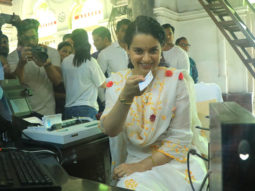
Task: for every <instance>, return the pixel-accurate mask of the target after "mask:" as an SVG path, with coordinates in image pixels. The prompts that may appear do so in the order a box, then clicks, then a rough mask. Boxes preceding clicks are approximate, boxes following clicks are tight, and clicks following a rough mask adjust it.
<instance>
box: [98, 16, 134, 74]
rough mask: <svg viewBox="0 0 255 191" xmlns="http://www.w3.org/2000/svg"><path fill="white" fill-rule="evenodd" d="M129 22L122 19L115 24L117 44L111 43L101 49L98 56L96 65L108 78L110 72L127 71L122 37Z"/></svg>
mask: <svg viewBox="0 0 255 191" xmlns="http://www.w3.org/2000/svg"><path fill="white" fill-rule="evenodd" d="M129 24H130V20H128V19H122V20H121V21H119V22H118V23H117V26H116V35H117V39H118V42H115V43H112V44H111V45H110V46H108V47H106V48H105V49H103V50H102V51H101V52H100V53H99V55H98V59H97V61H98V63H99V65H100V67H101V69H102V71H103V73H105V72H107V74H108V76H110V75H111V73H112V72H118V71H121V70H125V69H127V66H128V55H127V53H126V51H125V42H124V36H125V33H126V30H127V27H128V25H129Z"/></svg>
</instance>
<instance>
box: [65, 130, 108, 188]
mask: <svg viewBox="0 0 255 191" xmlns="http://www.w3.org/2000/svg"><path fill="white" fill-rule="evenodd" d="M61 150H62V151H63V165H62V166H63V167H64V168H65V170H66V171H67V172H68V173H69V174H70V175H72V176H75V177H79V178H86V179H90V180H94V181H99V182H103V183H106V184H109V183H110V176H111V173H110V171H111V163H110V149H109V139H108V137H107V136H106V135H104V134H99V135H95V136H92V137H89V138H86V139H84V140H81V141H78V142H74V143H72V144H69V145H65V146H64V147H61Z"/></svg>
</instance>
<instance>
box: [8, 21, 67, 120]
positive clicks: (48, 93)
mask: <svg viewBox="0 0 255 191" xmlns="http://www.w3.org/2000/svg"><path fill="white" fill-rule="evenodd" d="M39 24H40V23H39V22H38V21H37V20H35V19H25V20H23V21H21V22H20V23H19V24H18V25H17V29H18V41H19V47H18V48H17V49H16V50H15V51H13V52H12V53H10V54H9V55H8V58H7V60H8V64H9V65H10V70H11V71H10V72H13V73H14V74H15V75H16V76H17V77H18V78H19V80H20V82H21V83H22V84H24V85H26V86H27V87H28V88H30V89H31V90H32V94H33V95H32V96H29V97H28V102H29V104H30V106H31V108H32V110H33V111H35V112H37V113H40V114H42V115H50V114H54V113H55V99H54V92H53V85H54V86H57V85H58V84H60V83H61V81H62V77H61V72H60V56H59V53H58V51H57V50H56V49H53V48H51V47H46V46H43V45H39V44H38V27H39ZM38 50H40V51H38ZM42 52H43V55H45V54H46V55H47V56H48V59H46V58H45V59H42Z"/></svg>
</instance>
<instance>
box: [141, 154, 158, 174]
mask: <svg viewBox="0 0 255 191" xmlns="http://www.w3.org/2000/svg"><path fill="white" fill-rule="evenodd" d="M139 163H140V165H141V166H142V168H143V170H144V171H146V170H151V169H152V167H154V166H157V165H155V161H154V160H152V156H149V157H148V158H146V159H144V160H142V161H140V162H139Z"/></svg>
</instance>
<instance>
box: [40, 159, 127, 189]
mask: <svg viewBox="0 0 255 191" xmlns="http://www.w3.org/2000/svg"><path fill="white" fill-rule="evenodd" d="M38 158H39V159H40V161H41V163H42V164H44V165H45V166H46V168H47V169H48V170H49V172H50V173H51V174H52V176H53V177H54V178H55V180H56V182H57V184H60V185H61V187H62V191H74V190H75V191H128V190H127V189H124V188H118V187H113V186H108V185H106V184H103V183H99V182H95V181H91V180H86V179H80V178H75V177H71V176H69V175H68V174H67V173H66V171H65V170H64V169H63V168H62V167H61V166H60V164H59V163H58V162H57V161H56V159H55V158H54V157H53V156H50V155H49V154H38Z"/></svg>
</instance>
